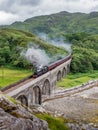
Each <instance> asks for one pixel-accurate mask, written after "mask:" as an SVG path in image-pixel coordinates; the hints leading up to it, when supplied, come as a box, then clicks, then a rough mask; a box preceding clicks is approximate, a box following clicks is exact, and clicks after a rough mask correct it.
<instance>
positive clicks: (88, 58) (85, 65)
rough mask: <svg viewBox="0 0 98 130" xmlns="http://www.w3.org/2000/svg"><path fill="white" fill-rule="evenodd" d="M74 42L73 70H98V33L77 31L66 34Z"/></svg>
mask: <svg viewBox="0 0 98 130" xmlns="http://www.w3.org/2000/svg"><path fill="white" fill-rule="evenodd" d="M66 37H67V39H68V40H69V41H70V42H72V43H73V44H72V50H73V52H72V63H71V70H72V71H73V72H82V73H83V72H88V71H93V70H98V34H94V35H90V34H85V33H77V34H70V35H66Z"/></svg>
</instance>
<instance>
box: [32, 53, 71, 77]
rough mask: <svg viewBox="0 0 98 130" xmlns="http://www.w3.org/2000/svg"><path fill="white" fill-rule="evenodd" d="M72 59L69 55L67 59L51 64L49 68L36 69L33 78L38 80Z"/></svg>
mask: <svg viewBox="0 0 98 130" xmlns="http://www.w3.org/2000/svg"><path fill="white" fill-rule="evenodd" d="M70 58H71V54H70V55H68V56H67V57H65V58H63V59H60V60H57V61H56V62H55V63H51V64H49V65H48V66H42V65H41V66H37V67H35V68H34V74H33V78H37V77H39V76H41V75H43V74H45V73H47V72H48V71H51V70H52V69H54V68H56V67H57V66H59V65H61V64H63V63H64V62H66V61H68V60H69V59H70Z"/></svg>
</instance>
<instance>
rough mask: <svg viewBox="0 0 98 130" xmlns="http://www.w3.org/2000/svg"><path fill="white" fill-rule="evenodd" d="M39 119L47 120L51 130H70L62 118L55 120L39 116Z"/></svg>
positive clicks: (44, 115) (47, 116)
mask: <svg viewBox="0 0 98 130" xmlns="http://www.w3.org/2000/svg"><path fill="white" fill-rule="evenodd" d="M36 116H37V117H38V118H41V119H43V120H46V121H47V122H48V126H49V128H50V130H69V129H68V128H67V126H66V124H65V123H64V120H63V119H62V118H54V117H52V116H50V115H47V114H37V115H36Z"/></svg>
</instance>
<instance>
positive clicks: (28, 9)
mask: <svg viewBox="0 0 98 130" xmlns="http://www.w3.org/2000/svg"><path fill="white" fill-rule="evenodd" d="M60 11H68V12H85V13H89V12H92V11H98V0H0V25H4V24H11V23H13V22H14V21H23V20H25V19H27V18H30V17H33V16H38V15H45V14H51V13H56V12H60Z"/></svg>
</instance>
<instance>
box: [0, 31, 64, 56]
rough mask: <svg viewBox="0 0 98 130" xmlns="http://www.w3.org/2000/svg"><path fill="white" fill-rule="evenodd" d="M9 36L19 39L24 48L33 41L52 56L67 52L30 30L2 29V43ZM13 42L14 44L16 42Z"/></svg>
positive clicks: (15, 39) (19, 44) (18, 41)
mask: <svg viewBox="0 0 98 130" xmlns="http://www.w3.org/2000/svg"><path fill="white" fill-rule="evenodd" d="M9 38H13V42H14V41H17V45H18V46H20V47H24V48H27V44H28V43H29V42H32V43H33V44H35V45H37V46H39V47H40V48H42V49H44V50H45V51H46V53H49V54H51V55H52V56H53V55H56V54H61V55H62V54H66V51H65V50H64V49H62V48H58V47H55V46H53V45H50V44H48V43H47V42H45V41H43V40H41V39H39V38H38V37H36V36H35V35H33V34H31V33H29V32H25V31H21V30H16V29H0V43H3V42H8V39H9ZM13 42H12V44H14V43H13Z"/></svg>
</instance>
